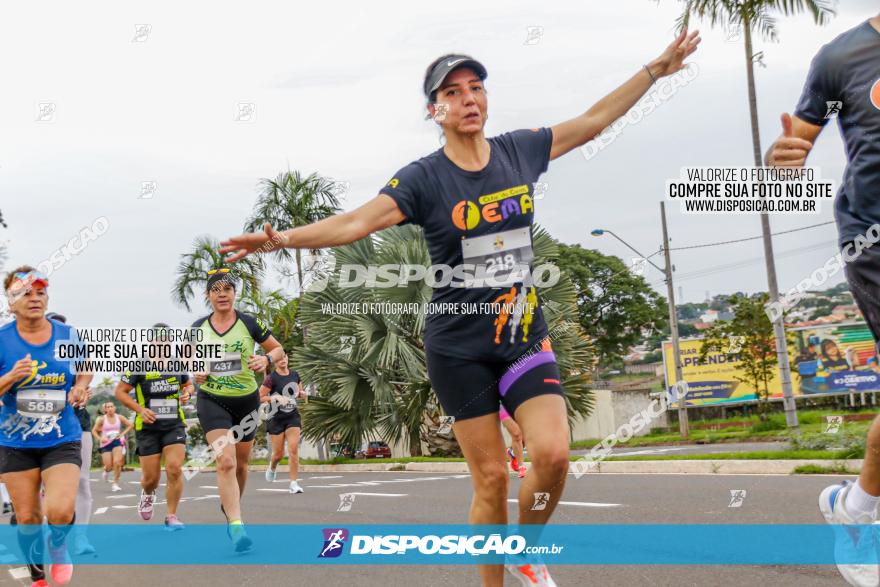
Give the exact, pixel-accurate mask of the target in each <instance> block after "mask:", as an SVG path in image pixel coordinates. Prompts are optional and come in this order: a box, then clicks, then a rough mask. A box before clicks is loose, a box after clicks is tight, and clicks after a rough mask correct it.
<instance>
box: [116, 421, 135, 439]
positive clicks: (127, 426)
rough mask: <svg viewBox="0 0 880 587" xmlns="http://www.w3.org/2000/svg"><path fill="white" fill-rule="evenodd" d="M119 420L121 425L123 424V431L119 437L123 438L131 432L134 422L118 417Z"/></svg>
mask: <svg viewBox="0 0 880 587" xmlns="http://www.w3.org/2000/svg"><path fill="white" fill-rule="evenodd" d="M119 419H120V420H122V423H123V424H125V430H123V431H122V432H121V433H120V434H119V436H122V437H124V436H125V435H126V434H128V433H129V432H131V429H132V428H134V422H132V421H131V420H129V419H128V418H126V417H125V416H119Z"/></svg>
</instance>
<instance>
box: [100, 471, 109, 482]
mask: <svg viewBox="0 0 880 587" xmlns="http://www.w3.org/2000/svg"><path fill="white" fill-rule="evenodd" d="M109 480H110V471H101V481H109Z"/></svg>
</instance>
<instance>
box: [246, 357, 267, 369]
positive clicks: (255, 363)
mask: <svg viewBox="0 0 880 587" xmlns="http://www.w3.org/2000/svg"><path fill="white" fill-rule="evenodd" d="M247 366H248V369H250V370H251V371H265V370H266V369H268V368H269V357H267V356H266V355H251V356H250V357H248V361H247Z"/></svg>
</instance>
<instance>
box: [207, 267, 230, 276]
mask: <svg viewBox="0 0 880 587" xmlns="http://www.w3.org/2000/svg"><path fill="white" fill-rule="evenodd" d="M216 273H229V267H223V268H222V269H211V270H210V271H208V275H214V274H216Z"/></svg>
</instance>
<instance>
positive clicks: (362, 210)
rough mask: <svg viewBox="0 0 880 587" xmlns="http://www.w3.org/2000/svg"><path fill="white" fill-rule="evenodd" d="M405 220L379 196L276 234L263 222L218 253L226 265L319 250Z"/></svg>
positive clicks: (393, 204) (227, 242) (392, 204)
mask: <svg viewBox="0 0 880 587" xmlns="http://www.w3.org/2000/svg"><path fill="white" fill-rule="evenodd" d="M405 219H406V217H405V216H404V215H403V213H402V212H401V211H400V208H398V207H397V203H396V202H395V201H394V200H393V199H392V198H391V197H389V196H386V195H385V194H379V195H378V196H376V197H375V198H373V199H372V200H370V201H369V202H367V203H366V204H364V205H363V206H361V207H359V208H356V209H355V210H352V211H351V212H345V213H343V214H336V215H334V216H330V217H329V218H325V219H324V220H320V221H318V222H315V223H314V224H309V225H308V226H300V227H298V228H291V229H289V230H285V231H282V232H276V231H275V230H274V229H273V228H272V226H271V225H270V224H268V223H267V224H266V225H265V226H264V227H263V232H251V233H247V234H242V235H239V236H234V237H232V238H230V239H227V240H225V241H223V242H221V243H220V245H221V247H220V253H221V254H224V255H225V254H228V253H233V255H232V256H230V257H227V258H226V259H225V261H226V262H227V263H233V262H235V261H238V260H239V259H241V258H242V257H245V256H246V255H250V254H251V253H268V252H269V251H274V250H275V249H280V248H285V247H286V248H291V249H323V248H326V247H336V246H339V245H347V244H348V243H352V242H354V241H356V240H360V239H362V238H364V237H366V236H368V235H370V234H372V233H374V232H376V231H379V230H382V229H385V228H388V227H389V226H394V225H395V224H399V223H400V222H402V221H403V220H405ZM273 358H274V357H273Z"/></svg>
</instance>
